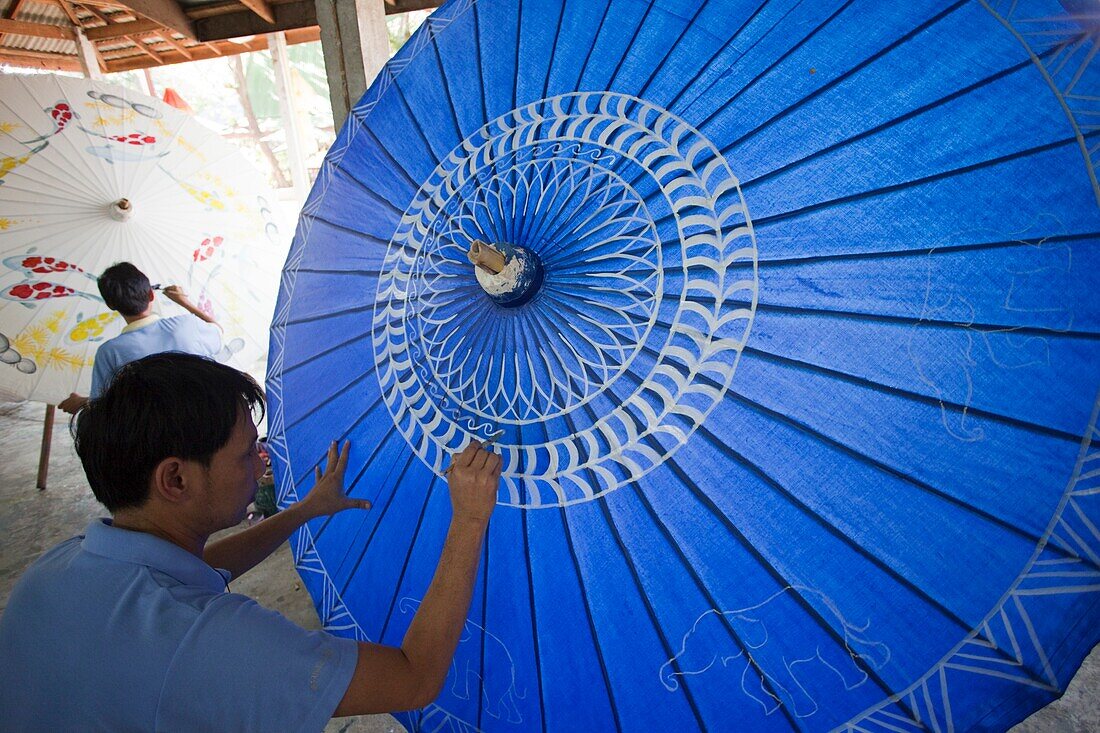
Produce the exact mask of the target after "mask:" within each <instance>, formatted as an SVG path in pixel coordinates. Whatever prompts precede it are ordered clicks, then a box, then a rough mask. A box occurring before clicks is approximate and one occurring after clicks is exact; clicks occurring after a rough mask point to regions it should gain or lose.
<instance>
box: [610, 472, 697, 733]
mask: <svg viewBox="0 0 1100 733" xmlns="http://www.w3.org/2000/svg"><path fill="white" fill-rule="evenodd" d="M588 473H589V478H590V479H592V480H594V479H595V477H594V476H592V475H591V471H589V472H588ZM636 486H637V485H636V484H635V487H636ZM596 503H597V504H598V505H599V507H600V511H601V513H602V514H603V517H604V521H605V522H607V526H608V529H610V530H611V536H612V537H613V538H614V540H615V544H617V545H618V546H619V551H620V554H621V555H622V558H623V562H625V563H626V566H627V570H628V571H629V572H630V577H631V579H632V580H633V581H634V588H635V590H636V591H637V593H638V598H639V600H641V602H642V605H644V606H645V610H646V615H647V616H649V623H650V625H651V626H652V627H653V631H654V632H655V633H656V634H657V638H658V639H660V640H661V646H662V647H663V648H664V652H665V654H667V655H668V658H669V659H672V658H674V657H675V656H676V655H675V654H674V653H673V651H672V646H671V645H670V644H669V643H668V639H667V638H666V637H665V633H664V629H662V628H661V626H660V624H659V623H658V621H657V612H656V611H655V610H654V608H653V603H652V601H650V599H649V596H648V595H647V594H646V592H645V590H644V588H643V587H642V581H641V577H640V576H639V574H638V567H637V565H636V564H635V563H634V559H633V558H632V557H631V556H630V552H629V550H627V548H626V545H625V544H624V543H623V538H622V535H620V534H619V528H618V527H617V526H615V521H614V519H613V518H612V516H611V511H610V510H609V509H608V508H607V500H606V498H604V497H600V498H598V499H596ZM678 666H679V665H677V667H678ZM682 687H683V690H684V697H685V698H686V699H687V702H688V705H689V706H690V707H691V712H692V715H694V716H695V722H696V723H697V724H698V726H699V730H706V727H707V726H706V722H705V721H704V720H703V715H702V713H701V712H700V711H699V706H698V704H697V703H696V702H695V695H694V694H693V693H692V692H691V689H690V687H689V686H688V685H687V684H684V685H682Z"/></svg>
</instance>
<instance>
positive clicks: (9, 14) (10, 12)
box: [0, 0, 26, 39]
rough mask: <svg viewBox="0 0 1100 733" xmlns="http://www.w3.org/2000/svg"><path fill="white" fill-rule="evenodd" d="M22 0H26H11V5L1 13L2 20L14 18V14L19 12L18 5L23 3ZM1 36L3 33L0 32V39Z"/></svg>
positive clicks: (23, 0)
mask: <svg viewBox="0 0 1100 733" xmlns="http://www.w3.org/2000/svg"><path fill="white" fill-rule="evenodd" d="M24 2H26V0H15V2H13V3H12V4H11V5H9V6H8V9H7V10H5V11H4V14H3V18H4V20H11V19H12V18H14V17H15V14H16V13H18V12H19V8H20V6H22V5H23V3H24ZM3 38H4V34H3V33H0V39H3Z"/></svg>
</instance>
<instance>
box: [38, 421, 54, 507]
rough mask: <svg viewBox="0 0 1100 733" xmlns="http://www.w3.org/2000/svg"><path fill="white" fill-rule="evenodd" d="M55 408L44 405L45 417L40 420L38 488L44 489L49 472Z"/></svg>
mask: <svg viewBox="0 0 1100 733" xmlns="http://www.w3.org/2000/svg"><path fill="white" fill-rule="evenodd" d="M56 411H57V408H56V407H54V406H53V405H46V419H45V420H44V421H43V422H42V450H41V452H39V454H38V489H39V491H45V490H46V475H47V474H48V473H49V472H50V448H51V447H52V445H53V418H54V413H55V412H56Z"/></svg>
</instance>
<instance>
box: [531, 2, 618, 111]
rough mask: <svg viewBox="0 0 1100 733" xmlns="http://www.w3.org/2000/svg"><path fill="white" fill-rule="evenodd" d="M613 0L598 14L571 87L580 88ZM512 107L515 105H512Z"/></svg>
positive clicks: (609, 13)
mask: <svg viewBox="0 0 1100 733" xmlns="http://www.w3.org/2000/svg"><path fill="white" fill-rule="evenodd" d="M613 2H614V0H607V2H605V3H604V6H603V15H601V16H600V24H599V25H598V26H597V27H596V34H595V35H594V36H592V43H591V44H589V46H588V53H587V54H585V57H584V62H583V63H581V70H580V72H578V73H577V80H576V81H575V82H573V86H572V88H573V89H580V88H581V82H582V81H583V80H584V75H585V74H586V73H587V72H588V62H589V61H591V60H592V54H593V53H594V52H595V50H596V46H597V45H599V40H600V34H602V33H603V27H604V24H605V23H606V22H607V18H608V16H609V15H611V5H612V3H613ZM512 106H513V107H514V106H515V105H512Z"/></svg>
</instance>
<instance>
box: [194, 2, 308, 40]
mask: <svg viewBox="0 0 1100 733" xmlns="http://www.w3.org/2000/svg"><path fill="white" fill-rule="evenodd" d="M268 7H269V8H270V10H271V20H267V19H263V18H261V17H259V16H258V14H257V13H255V12H253V11H251V10H246V9H244V8H242V3H240V2H237V3H232V4H231V5H202V6H199V7H197V8H195V10H194V11H193V12H192V13H191V19H192V22H193V23H194V24H195V33H196V34H197V36H198V39H199V40H200V41H220V40H225V39H227V38H240V37H241V36H258V35H260V34H261V33H273V32H275V31H288V30H294V29H296V28H309V27H312V26H315V25H317V10H316V9H315V8H314V6H313V0H289V2H280V3H277V4H275V3H269V5H268Z"/></svg>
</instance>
